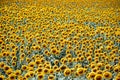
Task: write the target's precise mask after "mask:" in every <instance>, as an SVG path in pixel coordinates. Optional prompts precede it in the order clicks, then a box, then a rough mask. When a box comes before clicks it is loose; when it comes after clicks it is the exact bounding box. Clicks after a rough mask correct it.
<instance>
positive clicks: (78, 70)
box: [76, 68, 84, 76]
mask: <svg viewBox="0 0 120 80" xmlns="http://www.w3.org/2000/svg"><path fill="white" fill-rule="evenodd" d="M76 72H77V74H78V75H79V76H81V75H83V74H84V68H78V69H77V71H76Z"/></svg>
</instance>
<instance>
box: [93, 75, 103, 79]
mask: <svg viewBox="0 0 120 80" xmlns="http://www.w3.org/2000/svg"><path fill="white" fill-rule="evenodd" d="M102 79H103V77H102V75H101V74H96V75H95V77H94V80H102Z"/></svg>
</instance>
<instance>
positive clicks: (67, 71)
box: [64, 68, 71, 76]
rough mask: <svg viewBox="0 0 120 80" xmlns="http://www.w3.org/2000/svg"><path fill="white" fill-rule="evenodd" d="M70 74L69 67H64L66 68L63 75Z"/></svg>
mask: <svg viewBox="0 0 120 80" xmlns="http://www.w3.org/2000/svg"><path fill="white" fill-rule="evenodd" d="M70 74H71V69H69V68H66V69H65V70H64V76H69V75H70Z"/></svg>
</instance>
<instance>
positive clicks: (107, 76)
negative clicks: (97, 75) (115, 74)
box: [103, 71, 112, 79]
mask: <svg viewBox="0 0 120 80" xmlns="http://www.w3.org/2000/svg"><path fill="white" fill-rule="evenodd" d="M103 77H104V78H105V79H111V78H112V73H111V72H108V71H106V72H104V73H103Z"/></svg>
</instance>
